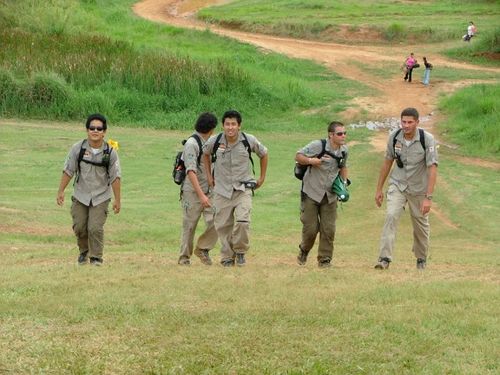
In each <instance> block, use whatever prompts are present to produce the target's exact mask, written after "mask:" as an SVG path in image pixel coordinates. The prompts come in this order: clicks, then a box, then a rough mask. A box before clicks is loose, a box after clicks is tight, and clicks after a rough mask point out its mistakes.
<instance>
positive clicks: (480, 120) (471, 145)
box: [440, 84, 500, 157]
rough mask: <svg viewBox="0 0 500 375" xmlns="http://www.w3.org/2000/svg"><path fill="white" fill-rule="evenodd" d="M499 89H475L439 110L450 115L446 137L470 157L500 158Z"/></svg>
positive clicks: (463, 92)
mask: <svg viewBox="0 0 500 375" xmlns="http://www.w3.org/2000/svg"><path fill="white" fill-rule="evenodd" d="M499 97H500V85H498V84H492V85H474V86H471V87H468V88H465V89H463V90H461V91H459V92H457V93H455V94H454V95H452V96H451V97H449V98H444V99H443V100H442V101H441V103H440V107H441V109H442V110H443V112H444V113H445V114H446V115H447V120H446V121H445V123H444V124H442V125H441V126H442V128H443V129H444V130H445V131H446V132H447V133H446V136H447V137H448V138H449V139H450V140H451V141H452V142H454V143H456V144H458V145H460V148H461V149H462V152H463V153H465V154H467V155H471V156H481V157H484V156H486V157H487V156H490V155H491V156H493V157H499V156H500V135H499V132H498V124H499V123H500V104H499V101H498V98H499Z"/></svg>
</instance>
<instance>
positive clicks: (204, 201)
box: [199, 194, 212, 208]
mask: <svg viewBox="0 0 500 375" xmlns="http://www.w3.org/2000/svg"><path fill="white" fill-rule="evenodd" d="M199 198H200V203H201V206H202V207H203V208H209V207H212V204H211V203H210V199H209V198H208V197H207V195H206V194H203V195H202V196H201V197H199Z"/></svg>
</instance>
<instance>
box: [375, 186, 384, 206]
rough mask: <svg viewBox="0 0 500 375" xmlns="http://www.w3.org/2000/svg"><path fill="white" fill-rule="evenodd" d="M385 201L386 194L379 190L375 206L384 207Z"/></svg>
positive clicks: (376, 194)
mask: <svg viewBox="0 0 500 375" xmlns="http://www.w3.org/2000/svg"><path fill="white" fill-rule="evenodd" d="M383 201H384V193H383V192H382V190H377V192H376V193H375V204H376V205H377V207H380V206H382V202H383Z"/></svg>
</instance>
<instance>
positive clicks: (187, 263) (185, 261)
mask: <svg viewBox="0 0 500 375" xmlns="http://www.w3.org/2000/svg"><path fill="white" fill-rule="evenodd" d="M177 263H178V264H179V266H190V265H191V260H190V259H189V258H180V259H179V261H178V262H177Z"/></svg>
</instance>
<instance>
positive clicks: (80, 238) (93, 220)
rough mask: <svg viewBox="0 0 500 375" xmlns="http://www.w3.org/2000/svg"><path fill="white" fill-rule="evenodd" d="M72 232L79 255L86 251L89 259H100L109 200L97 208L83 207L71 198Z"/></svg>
mask: <svg viewBox="0 0 500 375" xmlns="http://www.w3.org/2000/svg"><path fill="white" fill-rule="evenodd" d="M71 200H72V201H73V203H72V204H71V217H72V218H73V232H74V233H75V235H76V238H77V244H78V248H79V249H80V254H81V253H84V252H86V251H88V256H89V257H91V258H98V259H102V254H103V249H104V223H105V222H106V219H107V217H108V206H109V202H110V199H108V200H107V201H105V202H102V203H101V204H98V205H97V206H92V205H90V206H85V205H84V204H82V203H80V202H79V201H77V200H76V199H75V198H73V197H71Z"/></svg>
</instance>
